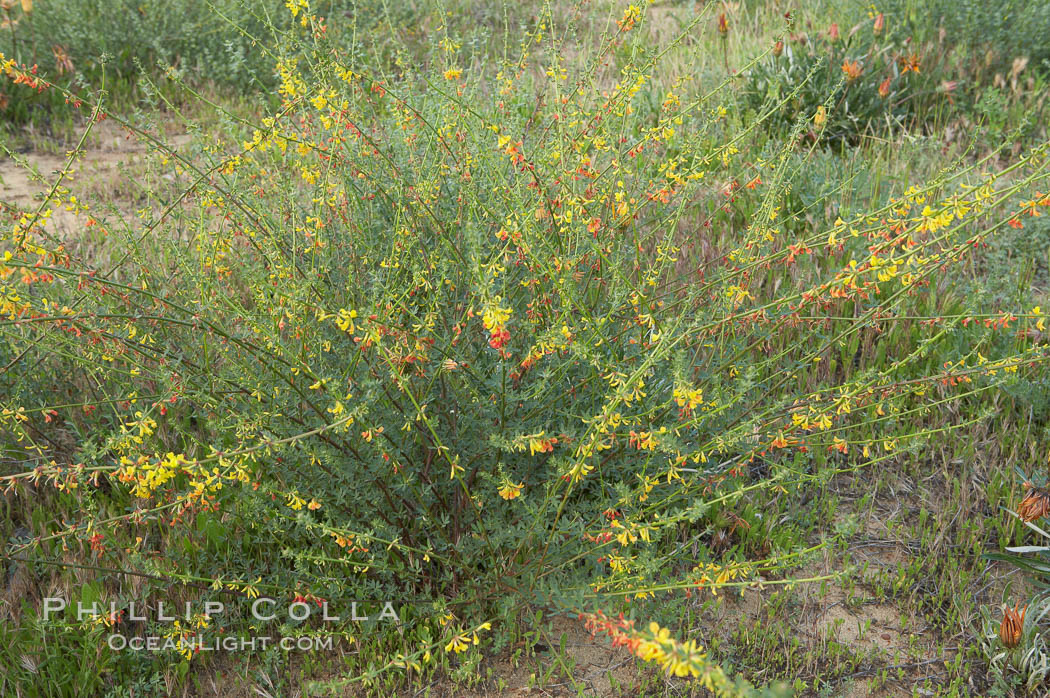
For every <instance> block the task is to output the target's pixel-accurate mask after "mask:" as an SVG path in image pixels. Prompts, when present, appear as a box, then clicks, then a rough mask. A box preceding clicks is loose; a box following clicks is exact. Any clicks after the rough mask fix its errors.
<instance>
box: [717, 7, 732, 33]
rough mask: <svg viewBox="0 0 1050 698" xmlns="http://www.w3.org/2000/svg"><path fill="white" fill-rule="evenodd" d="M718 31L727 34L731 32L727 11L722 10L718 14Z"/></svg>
mask: <svg viewBox="0 0 1050 698" xmlns="http://www.w3.org/2000/svg"><path fill="white" fill-rule="evenodd" d="M718 33H719V34H721V35H722V36H725V35H726V34H728V33H729V20H728V19H726V13H725V12H722V13H721V14H719V15H718Z"/></svg>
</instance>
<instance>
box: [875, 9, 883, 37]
mask: <svg viewBox="0 0 1050 698" xmlns="http://www.w3.org/2000/svg"><path fill="white" fill-rule="evenodd" d="M885 26H886V18H885V17H883V16H882V13H881V12H880V13H879V14H878V16H876V17H875V27H874V28H873V30H872V31H873V32H874V33H875V36H878V35H879V34H881V33H882V29H883V27H885Z"/></svg>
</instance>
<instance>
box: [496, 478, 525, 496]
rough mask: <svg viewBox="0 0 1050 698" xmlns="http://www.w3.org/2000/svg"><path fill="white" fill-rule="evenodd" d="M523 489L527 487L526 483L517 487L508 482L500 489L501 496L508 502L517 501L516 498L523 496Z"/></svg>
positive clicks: (520, 483) (521, 483)
mask: <svg viewBox="0 0 1050 698" xmlns="http://www.w3.org/2000/svg"><path fill="white" fill-rule="evenodd" d="M523 487H525V483H524V482H519V483H518V484H516V485H515V484H514V483H513V482H511V481H509V480H508V481H506V482H504V483H503V487H500V488H499V496H501V497H503V498H504V499H506V500H508V501H509V500H511V499H515V498H516V497H518V496H520V495H521V490H522V488H523Z"/></svg>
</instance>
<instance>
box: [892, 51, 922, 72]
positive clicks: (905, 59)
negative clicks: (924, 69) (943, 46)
mask: <svg viewBox="0 0 1050 698" xmlns="http://www.w3.org/2000/svg"><path fill="white" fill-rule="evenodd" d="M897 63H898V64H900V67H901V75H903V74H904V73H907V72H908V71H909V70H910V71H912V72H914V73H918V72H919V54H917V53H910V54H908V55H907V56H899V57H898V58H897Z"/></svg>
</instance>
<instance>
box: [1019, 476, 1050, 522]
mask: <svg viewBox="0 0 1050 698" xmlns="http://www.w3.org/2000/svg"><path fill="white" fill-rule="evenodd" d="M1024 487H1025V489H1026V490H1028V492H1027V493H1026V494H1025V496H1024V499H1022V500H1021V503H1020V504H1018V505H1017V515H1018V516H1019V517H1021V521H1035V520H1036V519H1041V518H1043V517H1044V516H1046V515H1047V514H1048V513H1050V493H1048V492H1046V491H1045V490H1043V489H1042V488H1040V487H1034V486H1033V485H1032V484H1031V483H1029V482H1026V483H1024Z"/></svg>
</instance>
